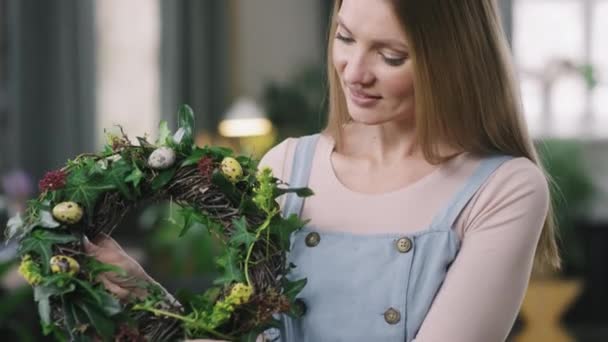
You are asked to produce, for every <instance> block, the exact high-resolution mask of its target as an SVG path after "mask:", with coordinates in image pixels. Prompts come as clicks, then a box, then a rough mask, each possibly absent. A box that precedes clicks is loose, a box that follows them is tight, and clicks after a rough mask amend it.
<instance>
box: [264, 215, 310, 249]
mask: <svg viewBox="0 0 608 342" xmlns="http://www.w3.org/2000/svg"><path fill="white" fill-rule="evenodd" d="M308 222H309V220H306V221H302V220H301V219H300V218H299V217H298V215H296V214H291V215H290V216H289V217H288V218H287V219H284V218H282V217H280V216H275V217H274V218H273V219H272V221H271V222H270V226H269V228H268V229H270V234H271V235H275V236H276V237H277V239H278V242H279V246H280V248H281V249H283V250H285V251H289V249H290V247H291V242H290V236H291V234H292V233H293V232H295V231H296V230H298V229H300V228H302V227H304V225H306V223H308Z"/></svg>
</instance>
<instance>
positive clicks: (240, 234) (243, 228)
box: [230, 217, 256, 250]
mask: <svg viewBox="0 0 608 342" xmlns="http://www.w3.org/2000/svg"><path fill="white" fill-rule="evenodd" d="M232 224H233V225H234V234H233V235H232V237H231V238H230V244H231V245H232V246H234V247H238V246H241V245H245V249H246V250H247V249H248V248H249V246H250V245H251V244H252V243H254V242H255V241H256V239H255V234H253V233H251V232H250V231H249V230H248V229H247V221H246V220H245V218H244V217H241V218H240V219H238V220H237V219H234V220H232Z"/></svg>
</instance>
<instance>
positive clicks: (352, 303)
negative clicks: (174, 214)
mask: <svg viewBox="0 0 608 342" xmlns="http://www.w3.org/2000/svg"><path fill="white" fill-rule="evenodd" d="M317 139H318V134H316V135H311V136H305V137H301V138H299V139H298V142H297V147H296V151H295V155H294V160H293V167H292V173H291V177H290V183H289V184H290V186H291V187H302V186H307V185H308V178H309V174H310V170H311V166H312V159H313V156H314V151H315V146H316V142H317ZM510 158H511V157H509V156H492V157H488V158H484V159H482V160H481V162H480V164H479V166H478V167H477V169H476V170H475V172H474V173H473V174H472V175H471V176H470V178H469V179H468V180H467V182H466V183H465V184H464V186H463V187H462V188H461V189H460V191H458V192H457V193H456V195H455V196H454V197H453V198H452V199H451V200H450V201H449V202H448V204H447V205H446V206H445V207H444V208H443V210H441V211H440V212H439V213H438V214H437V215H436V216H435V217H434V219H433V221H432V223H431V225H430V226H428V227H426V228H425V229H423V230H420V231H418V232H414V233H408V234H393V233H389V234H372V235H358V234H352V233H348V232H324V231H322V230H318V229H316V228H315V227H314V226H311V225H307V226H305V227H303V228H302V229H300V230H299V231H296V232H294V233H293V234H292V236H291V250H290V252H289V255H288V262H292V263H294V264H295V265H296V268H294V269H292V271H291V273H290V274H289V277H288V278H289V279H291V280H297V279H301V278H307V279H308V283H307V284H306V286H305V287H304V289H303V290H302V292H301V293H300V294H299V296H298V297H299V298H300V299H301V300H303V302H304V304H305V307H306V313H305V314H304V316H303V317H301V318H300V319H292V318H290V317H288V316H287V315H282V316H281V317H280V319H281V321H282V322H283V324H284V327H283V329H282V331H280V334H279V330H278V329H271V331H267V332H266V337H270V339H271V340H279V341H282V342H292V341H297V342H325V341H327V342H334V341H349V342H353V341H366V342H369V341H407V342H409V341H414V339H415V337H416V334H417V332H418V329H419V328H420V326H421V324H422V321H423V320H424V318H425V316H426V314H427V312H428V310H429V308H430V306H431V303H432V302H433V299H434V298H435V295H436V294H437V291H438V290H439V288H440V287H441V284H442V283H443V280H444V278H445V276H446V272H447V270H448V268H449V267H450V264H451V263H452V261H453V260H454V258H455V257H456V254H457V253H458V250H459V248H460V240H459V238H458V236H457V234H456V232H454V231H453V230H452V225H453V224H454V222H455V221H456V219H457V217H458V215H459V214H460V212H461V210H462V209H463V208H464V207H465V205H466V204H467V202H469V200H470V199H471V198H472V197H473V195H474V194H475V192H476V191H477V190H478V189H479V188H480V186H481V185H482V184H483V183H484V182H485V180H486V179H487V178H488V176H490V175H491V174H492V173H493V172H494V170H496V169H497V168H498V167H499V166H500V165H501V164H502V163H503V162H504V161H506V160H508V159H510ZM313 191H314V189H313ZM286 196H287V197H286V198H285V204H284V206H283V216H285V217H287V216H289V215H291V214H294V213H295V214H298V215H300V214H301V211H302V207H303V204H304V199H302V198H299V197H297V196H295V194H288V195H286ZM327 210H332V208H327ZM370 224H372V223H370ZM404 224H407V222H404Z"/></svg>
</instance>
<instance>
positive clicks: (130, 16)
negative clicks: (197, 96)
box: [95, 0, 160, 145]
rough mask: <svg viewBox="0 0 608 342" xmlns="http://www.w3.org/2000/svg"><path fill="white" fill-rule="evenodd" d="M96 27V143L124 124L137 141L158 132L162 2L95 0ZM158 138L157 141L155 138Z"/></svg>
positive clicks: (132, 137)
mask: <svg viewBox="0 0 608 342" xmlns="http://www.w3.org/2000/svg"><path fill="white" fill-rule="evenodd" d="M95 4H96V7H95V15H96V25H97V36H96V38H97V47H96V48H97V51H96V53H97V56H96V58H97V119H96V127H97V130H98V133H97V137H96V143H97V144H98V145H102V144H103V142H104V140H105V137H104V135H103V133H102V132H103V131H102V130H103V129H110V130H112V129H113V128H114V125H121V126H122V127H123V128H124V130H125V133H127V134H128V135H129V138H130V139H131V140H132V141H133V140H135V137H137V136H144V133H149V134H150V135H151V137H154V136H155V132H156V131H157V125H158V120H159V118H160V100H159V92H160V86H159V84H160V80H159V79H160V64H159V46H160V3H159V1H150V0H130V1H123V0H104V1H96V2H95ZM152 140H153V139H152Z"/></svg>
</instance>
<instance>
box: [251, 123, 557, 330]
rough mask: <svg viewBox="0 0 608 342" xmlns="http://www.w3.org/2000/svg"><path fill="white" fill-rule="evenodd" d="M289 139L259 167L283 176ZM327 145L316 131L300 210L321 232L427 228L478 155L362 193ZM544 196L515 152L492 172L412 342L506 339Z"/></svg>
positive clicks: (532, 170) (537, 178)
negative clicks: (340, 173) (346, 180)
mask: <svg viewBox="0 0 608 342" xmlns="http://www.w3.org/2000/svg"><path fill="white" fill-rule="evenodd" d="M295 146H296V139H294V138H288V139H286V140H284V141H283V142H281V143H280V144H278V145H277V146H275V147H274V148H272V149H271V150H270V151H269V152H268V153H266V155H265V156H264V157H263V158H262V160H261V162H260V165H261V166H268V167H271V168H272V169H273V172H274V175H275V176H276V177H278V178H280V179H282V180H285V181H289V176H290V173H291V166H292V165H291V163H292V160H293V154H294V152H295ZM334 146H335V143H334V140H333V139H332V138H331V137H329V136H327V135H325V134H322V135H321V137H320V139H319V142H318V144H317V147H316V151H315V157H314V161H313V167H312V170H311V174H310V180H309V187H310V188H311V189H312V190H313V191H314V192H315V195H314V196H312V197H309V198H307V199H306V201H305V202H304V207H303V209H302V217H303V218H304V219H310V220H311V224H313V225H314V226H315V227H317V228H319V229H322V230H325V231H348V232H350V233H356V234H376V233H404V234H407V233H411V232H414V231H416V230H418V228H423V227H426V226H428V225H429V224H430V223H431V220H432V219H433V217H434V215H435V214H436V213H437V212H438V211H439V210H440V208H442V207H443V206H444V205H445V204H446V203H447V201H449V200H450V199H451V198H452V196H454V195H455V193H456V191H457V190H458V189H459V188H460V186H462V184H464V183H465V182H466V180H467V178H468V177H469V176H470V175H471V174H472V173H473V171H474V170H475V167H476V166H477V165H478V163H479V159H478V158H477V157H475V156H473V155H472V154H470V153H463V154H461V155H459V156H457V157H455V158H453V159H452V160H450V161H448V162H446V163H444V164H443V165H441V166H440V167H439V168H437V169H435V170H434V171H433V172H431V173H430V174H428V175H426V176H424V177H423V178H422V179H420V180H418V181H416V182H415V183H413V184H410V185H408V186H406V187H404V188H401V189H398V190H395V191H390V192H388V193H382V194H365V193H360V192H356V191H353V190H350V189H349V188H347V187H346V186H345V185H343V184H342V183H341V182H340V180H339V179H338V178H337V176H336V174H335V172H334V169H333V167H332V163H331V153H332V152H333V150H334ZM548 203H549V190H548V186H547V181H546V178H545V176H544V175H543V173H542V171H541V170H540V169H539V168H538V167H537V166H536V165H535V164H534V163H532V162H531V161H530V160H528V159H526V158H514V159H512V160H509V161H507V162H505V163H504V164H503V165H502V166H500V167H499V168H498V169H497V170H496V171H495V172H494V174H493V175H492V176H491V177H490V178H489V179H488V180H487V181H486V183H485V184H484V185H483V186H482V187H481V188H480V189H479V191H478V192H477V193H476V194H475V195H474V197H473V198H472V199H471V201H470V202H469V203H468V204H467V206H466V207H465V208H464V210H463V211H462V212H461V214H460V216H459V218H458V219H457V221H456V224H455V226H454V227H453V229H454V230H455V231H456V232H457V234H458V236H459V237H460V239H461V242H462V245H461V248H460V251H459V253H458V255H457V257H456V259H455V260H454V262H453V264H452V265H451V267H450V269H449V271H448V273H447V276H446V279H445V281H444V283H443V285H442V287H441V289H440V290H439V293H438V294H437V296H436V297H435V300H434V302H433V304H432V306H431V308H430V311H429V312H428V315H427V316H426V318H425V320H424V322H423V324H422V326H421V328H420V331H419V333H418V335H417V337H416V341H417V342H435V341H437V342H445V341H452V342H489V341H502V340H504V339H505V337H506V336H507V335H508V333H509V331H510V329H511V327H512V325H513V323H514V321H515V318H516V316H517V313H518V311H519V308H520V306H521V303H522V301H523V297H524V294H525V291H526V288H527V285H528V282H529V279H530V274H531V270H532V264H533V259H534V254H535V251H536V246H537V242H538V240H539V237H540V233H541V230H542V226H543V222H544V220H545V216H546V214H547V210H548ZM281 205H282V203H281ZM370 222H373V225H370V224H369V223H370ZM402 222H408V224H406V225H404V224H402ZM416 227H418V228H416Z"/></svg>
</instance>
